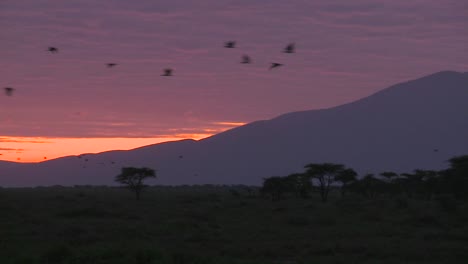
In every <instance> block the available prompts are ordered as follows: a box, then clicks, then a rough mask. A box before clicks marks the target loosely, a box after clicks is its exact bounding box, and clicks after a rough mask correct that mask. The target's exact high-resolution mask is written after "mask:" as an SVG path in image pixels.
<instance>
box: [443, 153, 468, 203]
mask: <svg viewBox="0 0 468 264" xmlns="http://www.w3.org/2000/svg"><path fill="white" fill-rule="evenodd" d="M449 162H450V168H449V169H448V170H447V172H446V174H447V176H448V177H447V180H448V185H449V188H450V189H451V191H452V192H453V194H454V195H455V197H456V198H457V199H462V198H467V197H468V195H467V191H466V190H467V189H468V155H463V156H456V157H453V158H451V159H450V160H449Z"/></svg>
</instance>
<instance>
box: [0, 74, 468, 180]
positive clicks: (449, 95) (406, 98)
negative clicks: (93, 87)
mask: <svg viewBox="0 0 468 264" xmlns="http://www.w3.org/2000/svg"><path fill="white" fill-rule="evenodd" d="M466 101H468V73H460V72H453V71H442V72H438V73H434V74H431V75H428V76H425V77H422V78H418V79H413V80H409V81H406V82H402V83H398V84H396V85H392V86H390V87H388V88H386V89H383V90H381V91H379V92H376V93H373V94H371V95H369V96H367V97H364V98H361V99H359V100H356V101H354V102H350V103H347V104H343V105H340V106H335V107H331V108H327V109H317V110H308V111H296V112H291V113H286V114H283V115H279V116H277V117H275V118H272V119H269V120H259V121H255V122H252V123H249V124H246V125H244V126H240V127H236V128H234V129H231V130H228V131H225V132H222V133H219V134H216V135H213V136H211V137H208V138H205V139H201V140H198V141H195V140H181V141H172V142H164V143H160V144H153V145H148V146H142V147H139V148H135V149H132V150H128V151H108V152H104V153H100V154H86V156H88V157H89V159H90V160H89V162H88V163H86V162H83V159H81V160H80V159H77V156H74V157H73V156H71V157H70V158H67V159H66V162H65V160H64V161H63V162H62V161H58V162H56V164H57V165H54V166H49V165H48V164H51V163H50V162H52V160H51V161H46V162H41V163H38V164H41V165H40V166H39V165H38V164H36V166H35V165H32V168H34V169H35V170H36V171H37V172H39V173H38V175H40V178H41V179H42V180H43V181H37V178H34V179H31V178H28V177H26V178H28V179H25V180H24V181H23V182H28V181H30V182H31V181H32V182H44V183H51V182H60V184H68V183H71V182H74V183H86V181H89V183H88V184H92V183H98V184H112V175H113V176H115V175H116V174H118V172H119V171H118V169H119V168H120V167H121V166H148V167H153V168H156V170H157V171H158V173H159V174H160V180H158V181H157V182H159V183H161V184H203V183H214V184H223V183H225V184H237V183H244V184H256V185H258V184H260V183H261V180H262V178H264V177H268V176H273V175H285V174H289V173H293V172H300V171H303V166H304V165H305V164H307V163H312V162H337V163H343V164H345V165H346V166H349V167H353V168H355V169H356V170H358V172H360V173H367V172H374V173H378V172H379V171H384V170H393V171H396V172H408V171H411V170H413V169H417V168H422V169H441V168H444V167H446V166H447V165H448V164H447V163H446V160H447V159H449V158H450V157H452V156H455V155H461V154H466V153H468V139H467V138H466V135H468V122H467V121H465V120H468V116H467V114H466V113H468V106H467V104H466V103H465V102H466ZM434 149H438V151H437V152H435V151H433V150H434ZM109 162H115V166H104V165H96V164H98V163H99V164H101V163H105V164H107V165H109V164H110V163H109ZM60 163H63V164H66V165H60ZM77 164H79V166H81V169H78V165H77ZM59 165H60V166H62V167H60V166H59ZM67 166H68V167H67ZM21 167H23V166H21ZM48 167H54V168H59V167H60V169H57V170H58V171H57V173H55V174H54V173H52V174H54V175H48V173H51V171H54V168H48ZM108 167H113V168H111V169H109V168H108ZM72 168H74V169H72ZM104 168H106V169H104ZM72 170H73V171H72ZM85 170H86V171H87V172H86V171H85ZM59 171H61V172H62V175H64V174H67V176H66V177H60V176H58V175H60V172H59ZM9 173H11V174H27V173H28V171H27V170H26V169H24V170H22V169H15V172H13V171H12V170H10V172H9ZM91 174H92V175H94V176H92V175H91ZM90 175H91V176H90ZM23 177H24V176H23ZM6 178H8V177H7V176H4V175H2V174H1V172H0V185H3V184H4V183H3V182H4V181H5V182H8V180H7V179H6ZM46 179H47V180H46ZM64 179H68V181H66V180H64ZM10 181H13V180H12V179H10Z"/></svg>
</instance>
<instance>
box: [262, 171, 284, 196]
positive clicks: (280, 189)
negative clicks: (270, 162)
mask: <svg viewBox="0 0 468 264" xmlns="http://www.w3.org/2000/svg"><path fill="white" fill-rule="evenodd" d="M289 185H290V184H289V181H288V180H287V179H286V178H284V177H279V176H273V177H269V178H264V179H263V186H262V189H261V192H262V194H263V195H266V194H269V195H271V200H273V201H278V200H281V198H282V197H283V194H284V193H286V192H287V191H288V190H289V189H290V186H289Z"/></svg>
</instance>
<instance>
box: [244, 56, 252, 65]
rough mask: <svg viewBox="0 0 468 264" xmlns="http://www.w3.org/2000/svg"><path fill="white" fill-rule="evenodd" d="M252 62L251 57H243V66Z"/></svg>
mask: <svg viewBox="0 0 468 264" xmlns="http://www.w3.org/2000/svg"><path fill="white" fill-rule="evenodd" d="M251 62H252V60H251V59H250V57H249V56H248V55H244V56H242V62H241V63H243V64H248V63H251Z"/></svg>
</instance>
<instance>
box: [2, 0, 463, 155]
mask: <svg viewBox="0 0 468 264" xmlns="http://www.w3.org/2000/svg"><path fill="white" fill-rule="evenodd" d="M230 40H233V41H236V48H234V49H226V48H224V47H223V45H224V43H225V42H226V41H230ZM289 43H295V44H296V52H295V53H292V54H286V53H282V50H283V49H284V47H285V46H286V45H287V44H289ZM467 43H468V1H467V0H437V1H436V0H434V1H430V0H353V1H349V0H315V1H314V0H288V1H285V0H268V1H265V0H237V1H225V0H183V1H182V0H167V1H164V0H160V1H154V0H138V1H130V0H99V1H96V0H76V1H73V0H67V1H63V0H1V1H0V87H1V88H2V90H3V87H12V88H14V89H15V90H14V92H13V95H12V96H6V94H4V93H3V91H2V94H1V95H0V160H6V161H18V162H38V161H43V160H49V159H53V158H57V157H61V156H66V155H77V154H81V153H93V152H101V151H106V150H112V149H131V148H135V147H139V146H143V145H149V144H154V143H158V142H164V141H168V140H179V139H183V138H192V139H201V138H204V137H208V136H210V135H213V134H216V133H219V132H222V131H225V130H227V129H231V128H234V127H236V126H239V125H243V124H245V123H249V122H252V121H255V120H263V119H270V118H274V117H276V116H278V115H281V114H284V113H287V112H293V111H300V110H311V109H321V108H329V107H333V106H337V105H340V104H343V103H347V102H351V101H355V100H357V99H359V98H362V97H365V96H368V95H370V94H372V93H375V92H377V91H379V90H382V89H384V88H387V87H388V86H390V85H393V84H396V83H399V82H403V81H407V80H410V79H416V78H419V77H423V76H425V75H428V74H432V73H435V72H438V71H443V70H455V71H463V72H464V71H468V45H467ZM49 46H54V47H57V48H58V49H59V52H58V53H56V54H52V53H50V52H48V51H47V48H48V47H49ZM243 54H247V55H249V56H250V57H251V58H252V61H253V62H252V64H241V63H240V61H241V57H242V55H243ZM272 62H278V63H282V64H284V66H282V67H279V68H276V69H273V70H271V71H270V70H268V67H269V65H270V63H272ZM106 63H117V64H118V65H117V66H115V67H113V68H107V67H106V65H105V64H106ZM165 68H172V69H174V72H173V74H174V76H171V77H163V76H161V74H162V73H163V69H165Z"/></svg>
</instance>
